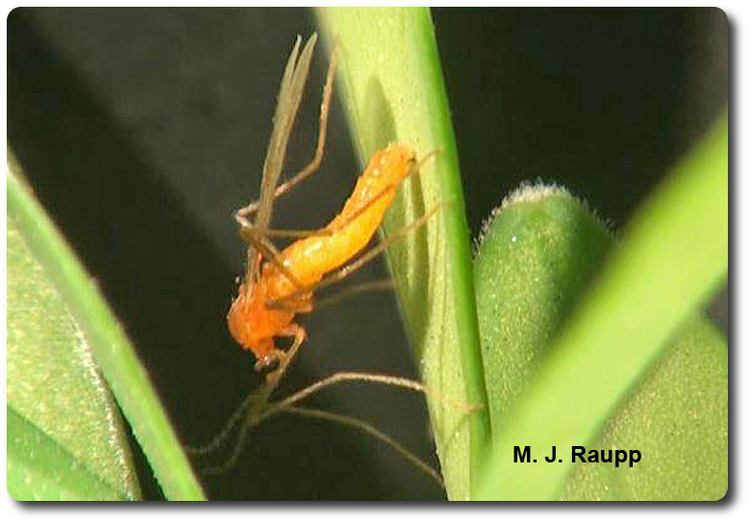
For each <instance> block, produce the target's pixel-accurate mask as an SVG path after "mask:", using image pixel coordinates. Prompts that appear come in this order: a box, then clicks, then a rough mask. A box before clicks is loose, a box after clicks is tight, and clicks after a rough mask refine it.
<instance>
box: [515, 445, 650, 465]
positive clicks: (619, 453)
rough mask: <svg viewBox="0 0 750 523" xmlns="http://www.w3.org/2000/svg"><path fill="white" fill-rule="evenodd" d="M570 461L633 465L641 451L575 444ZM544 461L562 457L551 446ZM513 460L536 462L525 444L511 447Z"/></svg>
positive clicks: (639, 459) (555, 448) (557, 459)
mask: <svg viewBox="0 0 750 523" xmlns="http://www.w3.org/2000/svg"><path fill="white" fill-rule="evenodd" d="M570 451H571V453H570V454H571V457H570V461H571V463H614V464H615V467H619V466H620V465H624V464H625V463H627V464H628V466H629V467H631V468H632V467H633V465H635V464H636V463H638V462H639V461H641V451H639V450H623V449H615V450H613V449H610V450H604V449H591V450H588V451H587V450H586V447H583V446H578V445H575V446H573V447H571V449H570ZM544 461H545V462H547V463H554V462H558V463H562V462H563V460H562V457H558V455H557V447H556V446H553V447H552V450H551V451H550V452H549V454H547V455H546V456H544ZM513 462H514V463H536V462H537V460H536V458H533V457H532V456H531V447H530V446H529V445H526V446H525V447H523V448H521V447H520V446H518V445H516V446H514V447H513Z"/></svg>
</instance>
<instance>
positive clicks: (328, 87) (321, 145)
mask: <svg viewBox="0 0 750 523" xmlns="http://www.w3.org/2000/svg"><path fill="white" fill-rule="evenodd" d="M338 59H339V47H338V44H336V46H335V47H334V50H333V54H332V55H331V61H330V63H329V64H328V73H327V75H326V84H325V87H324V88H323V102H322V103H321V104H320V127H319V130H318V145H317V147H316V149H315V156H313V159H312V160H311V161H310V163H308V164H307V165H306V166H305V168H304V169H302V170H301V171H300V172H298V173H297V174H295V175H294V176H293V177H292V178H290V179H289V180H287V181H285V182H284V183H281V184H279V185H278V187H276V191H275V192H274V198H278V197H279V196H281V195H282V194H284V193H286V192H287V191H288V190H289V189H291V188H292V187H294V186H295V185H297V184H298V183H300V182H301V181H302V180H304V179H305V178H306V177H308V176H309V175H310V174H312V173H314V172H315V171H317V170H318V169H319V168H320V164H321V162H322V160H323V153H324V151H325V145H326V135H327V133H328V113H329V110H330V106H331V96H332V94H333V81H334V79H335V77H336V65H337V63H338ZM259 205H260V202H259V201H254V202H252V203H250V204H249V205H246V206H245V207H243V208H241V209H239V210H238V211H236V212H235V219H236V220H237V221H238V222H239V223H240V225H242V222H241V221H240V219H241V218H245V217H246V216H248V215H249V214H252V213H254V212H255V211H257V210H258V206H259Z"/></svg>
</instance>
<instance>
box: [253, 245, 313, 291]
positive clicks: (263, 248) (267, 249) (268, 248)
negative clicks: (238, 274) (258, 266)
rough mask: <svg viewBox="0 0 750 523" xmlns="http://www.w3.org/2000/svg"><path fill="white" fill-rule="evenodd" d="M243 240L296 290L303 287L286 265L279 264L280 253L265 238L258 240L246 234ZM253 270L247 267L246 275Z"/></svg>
mask: <svg viewBox="0 0 750 523" xmlns="http://www.w3.org/2000/svg"><path fill="white" fill-rule="evenodd" d="M243 238H245V239H246V240H247V241H249V242H250V243H252V245H253V247H255V248H256V249H257V250H258V251H260V253H261V254H262V255H263V256H265V257H266V259H268V261H269V262H270V263H273V264H274V265H275V266H276V267H277V268H278V269H279V271H280V272H281V273H282V274H283V275H284V276H286V278H287V279H288V280H289V281H290V282H292V284H293V285H294V286H295V287H297V288H298V289H303V288H304V285H302V283H301V282H300V281H299V280H298V279H297V277H296V276H295V275H294V274H292V272H291V271H290V270H289V269H288V268H287V266H286V265H284V264H283V263H281V262H280V261H279V257H280V253H279V251H278V250H277V249H276V247H274V245H273V244H272V243H271V242H270V241H268V240H267V239H266V238H259V237H256V236H255V235H251V234H247V235H243ZM254 270H255V269H253V268H252V267H250V266H248V268H247V274H248V275H249V274H251V273H252V272H253V271H254Z"/></svg>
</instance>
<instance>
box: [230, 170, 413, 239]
mask: <svg viewBox="0 0 750 523" xmlns="http://www.w3.org/2000/svg"><path fill="white" fill-rule="evenodd" d="M402 181H403V180H402ZM399 183H400V182H399ZM395 187H396V184H388V185H387V186H386V187H385V188H383V189H382V190H381V191H380V192H378V193H377V194H375V195H374V196H372V197H370V198H368V199H367V200H366V201H365V203H363V204H362V205H361V206H360V207H359V208H358V209H357V210H356V211H354V212H353V213H351V214H350V215H349V216H347V217H346V218H345V219H344V220H342V221H341V223H337V224H336V225H335V226H332V227H323V228H321V229H307V230H302V229H263V230H262V231H261V230H260V229H258V228H257V227H255V225H253V224H252V223H251V222H250V221H249V220H247V219H246V218H242V219H240V220H238V221H239V223H240V226H241V228H240V234H242V233H243V231H247V232H245V234H252V235H253V236H255V237H258V236H259V235H261V233H262V235H264V236H275V237H282V238H308V237H310V236H332V235H334V234H336V233H337V232H338V231H340V230H341V229H343V228H345V227H346V226H347V225H349V224H350V223H352V222H353V221H354V220H356V219H357V218H359V217H360V216H361V215H362V214H363V213H364V212H366V211H367V209H369V208H370V207H372V206H373V205H374V204H375V203H376V202H377V201H378V200H379V199H381V198H383V197H385V195H386V194H388V192H389V191H392V190H393V189H394V188H395Z"/></svg>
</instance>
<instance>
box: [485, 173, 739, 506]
mask: <svg viewBox="0 0 750 523" xmlns="http://www.w3.org/2000/svg"><path fill="white" fill-rule="evenodd" d="M613 244H614V239H613V238H612V235H611V234H609V232H608V231H607V230H606V229H605V227H604V226H603V224H602V223H601V222H600V221H599V220H598V219H597V218H596V217H595V216H593V215H592V214H591V213H590V212H589V211H588V210H587V209H586V208H585V206H583V205H582V204H581V203H579V202H578V201H577V200H575V199H574V198H573V197H572V196H570V195H569V194H568V193H567V191H565V190H563V189H561V188H558V187H549V186H543V185H536V186H523V187H522V188H521V189H520V190H518V191H516V192H515V193H513V194H512V195H511V196H509V197H508V198H507V199H506V200H505V201H504V202H503V205H502V207H501V208H500V209H498V211H496V212H494V213H493V216H492V220H491V221H490V222H489V223H488V224H487V225H486V226H485V229H484V232H483V238H482V240H481V246H480V249H479V252H478V254H477V257H476V259H475V266H474V267H475V279H476V283H477V307H478V315H479V325H480V333H481V340H482V351H483V359H484V362H485V367H486V369H487V384H488V396H489V405H490V414H491V420H492V425H493V430H494V431H495V432H499V431H501V430H502V427H503V423H504V422H505V421H507V419H508V416H509V415H512V413H513V409H514V407H515V405H516V402H517V401H518V399H519V397H520V396H521V393H522V392H523V390H524V388H525V386H527V385H528V383H529V381H530V380H531V378H532V377H533V376H534V373H535V371H537V370H538V369H539V367H540V365H542V363H543V362H544V360H545V358H546V357H548V356H549V355H550V351H551V349H553V344H554V341H555V339H556V337H557V336H558V335H559V334H560V329H561V328H562V327H563V326H564V324H565V321H566V320H567V319H568V317H569V315H570V311H572V310H573V306H574V305H575V302H576V301H577V300H578V299H579V298H580V297H581V296H582V294H583V292H584V291H585V290H586V288H587V287H588V286H589V285H590V283H591V282H592V281H594V278H595V276H596V274H597V272H598V271H599V269H600V267H601V266H602V264H603V262H604V260H605V257H606V255H607V254H608V252H609V251H610V250H611V248H612V247H613ZM680 331H681V333H682V334H681V335H679V336H678V337H677V339H676V340H675V341H674V342H673V343H671V344H670V348H669V350H668V351H667V352H666V354H664V355H663V356H661V357H660V358H659V359H658V361H657V363H656V365H654V366H653V367H652V368H651V369H649V371H648V374H647V376H646V377H645V378H644V379H642V380H641V381H640V382H639V384H638V386H637V387H635V388H634V390H633V391H632V392H631V393H630V394H628V396H627V398H625V399H624V400H623V401H622V402H620V404H619V405H618V406H617V409H616V411H615V412H614V414H612V415H611V416H609V419H608V420H607V421H606V424H605V426H604V428H603V429H602V431H601V434H600V435H599V436H598V437H597V439H596V441H594V442H592V443H591V444H590V445H587V446H586V448H587V449H597V450H599V449H604V450H607V451H609V450H611V449H620V450H623V451H625V450H632V449H635V450H638V451H639V452H640V453H641V459H640V461H639V462H638V463H637V464H635V465H634V466H633V467H630V466H628V464H624V465H620V466H619V467H615V466H612V465H610V464H607V463H586V464H582V463H580V462H579V463H577V464H576V465H575V468H574V470H573V471H572V473H571V474H570V475H569V476H568V478H567V480H566V482H565V487H564V490H563V493H562V495H561V496H560V497H561V498H562V499H568V500H600V499H606V500H699V499H719V498H721V497H722V496H723V495H724V493H725V492H726V488H727V466H728V459H727V451H728V441H727V432H728V431H727V425H728V416H727V414H728V410H727V401H728V383H727V382H728V358H727V348H726V345H725V343H724V341H723V340H722V338H721V336H719V335H718V334H717V332H716V330H715V329H714V328H713V327H712V326H711V325H710V324H709V323H708V322H707V321H706V320H704V319H701V318H697V319H694V320H691V321H689V322H687V324H686V325H684V327H682V328H681V329H680ZM579 379H580V377H579V376H575V377H573V378H571V380H579ZM583 443H584V442H580V444H583ZM542 452H543V453H544V455H547V454H548V453H549V452H550V449H548V448H546V449H536V448H534V449H532V454H533V456H532V457H534V456H535V457H536V458H537V459H539V462H540V464H539V465H531V464H529V465H527V466H530V467H531V466H539V467H541V468H544V467H547V466H548V465H547V464H546V462H543V461H542V460H541V456H540V454H541V453H542ZM557 452H558V456H559V457H561V458H562V459H564V460H566V461H570V459H571V449H570V448H563V447H560V446H558V447H557Z"/></svg>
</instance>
